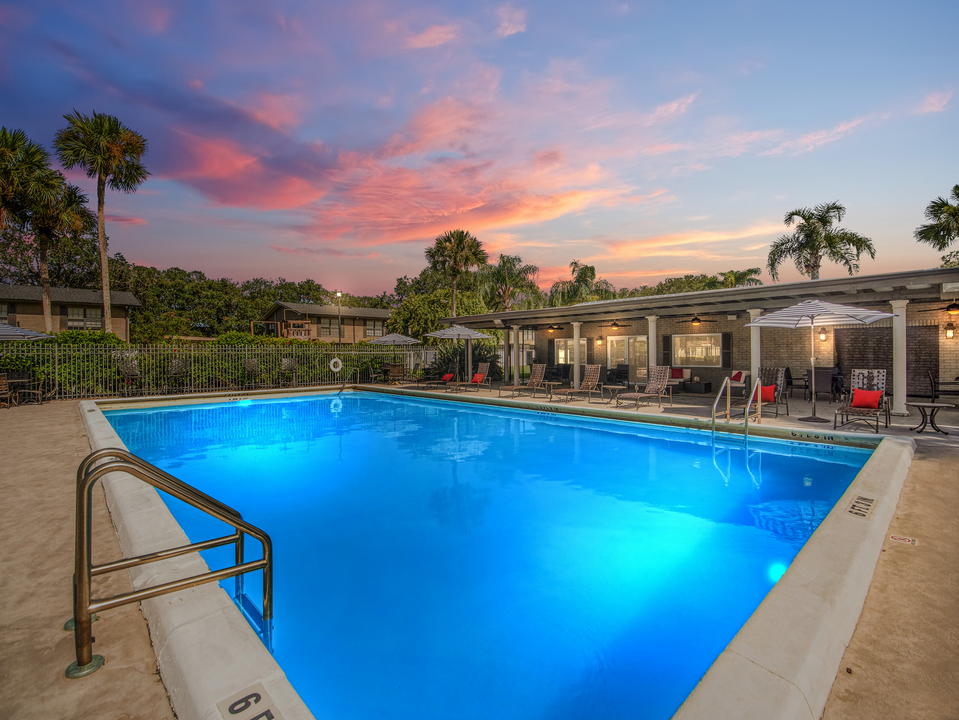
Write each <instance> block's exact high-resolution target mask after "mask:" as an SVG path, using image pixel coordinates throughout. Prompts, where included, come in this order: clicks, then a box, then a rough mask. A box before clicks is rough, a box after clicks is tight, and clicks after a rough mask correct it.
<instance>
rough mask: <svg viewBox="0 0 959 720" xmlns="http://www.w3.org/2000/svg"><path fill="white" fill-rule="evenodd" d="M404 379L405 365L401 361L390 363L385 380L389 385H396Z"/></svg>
mask: <svg viewBox="0 0 959 720" xmlns="http://www.w3.org/2000/svg"><path fill="white" fill-rule="evenodd" d="M405 379H406V366H405V365H404V364H403V363H390V366H389V372H388V373H387V375H386V380H387V382H388V383H389V384H390V385H398V384H399V383H401V382H403V380H405Z"/></svg>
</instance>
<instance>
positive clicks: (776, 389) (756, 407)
mask: <svg viewBox="0 0 959 720" xmlns="http://www.w3.org/2000/svg"><path fill="white" fill-rule="evenodd" d="M764 387H765V388H769V387H771V388H773V390H772V396H771V398H764V396H763V390H762V389H763V388H764ZM757 394H758V395H759V397H753V401H752V403H750V402H749V399H748V398H747V397H745V396H744V397H741V398H737V399H736V400H733V401H732V404H731V407H735V408H743V412H745V411H746V410H745V408H746V406H747V405H749V408H750V413H756V415H757V416H758V415H761V413H760V407H761V408H762V410H763V411H764V412H769V411H768V410H766V408H769V409H770V410H772V411H774V412H775V415H774V417H779V406H780V405H784V406H785V408H786V415H789V402H788V400H787V396H786V368H777V367H761V368H759V389H758V390H757Z"/></svg>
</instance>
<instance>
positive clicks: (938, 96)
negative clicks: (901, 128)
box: [913, 90, 952, 115]
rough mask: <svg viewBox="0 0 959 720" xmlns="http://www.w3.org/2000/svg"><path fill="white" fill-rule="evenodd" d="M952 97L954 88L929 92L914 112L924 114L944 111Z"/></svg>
mask: <svg viewBox="0 0 959 720" xmlns="http://www.w3.org/2000/svg"><path fill="white" fill-rule="evenodd" d="M951 98H952V90H947V91H945V92H934V93H929V94H928V95H926V97H924V98H923V99H922V103H921V104H920V105H919V107H917V108H916V109H915V111H913V114H920V115H924V114H926V113H937V112H942V111H943V110H945V109H946V105H948V104H949V100H950V99H951Z"/></svg>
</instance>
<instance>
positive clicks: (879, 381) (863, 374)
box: [832, 370, 892, 435]
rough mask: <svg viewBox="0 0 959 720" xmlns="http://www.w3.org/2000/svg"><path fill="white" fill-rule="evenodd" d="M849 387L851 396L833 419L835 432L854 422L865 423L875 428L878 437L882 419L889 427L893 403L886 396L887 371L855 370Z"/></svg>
mask: <svg viewBox="0 0 959 720" xmlns="http://www.w3.org/2000/svg"><path fill="white" fill-rule="evenodd" d="M849 387H850V392H849V396H848V397H847V398H844V400H843V403H842V407H840V408H839V409H838V410H836V415H835V417H834V418H833V421H832V427H833V430H836V429H837V428H840V427H845V426H846V425H851V424H852V423H854V422H864V423H866V425H868V426H869V427H875V429H876V434H877V435H878V434H879V419H880V418H883V419H884V420H885V422H886V427H889V420H890V415H891V412H892V403H891V402H890V401H889V397H888V396H887V395H886V371H885V370H853V371H852V374H851V380H850V384H849ZM857 391H858V393H859V397H857ZM877 393H878V394H877ZM840 420H841V422H840Z"/></svg>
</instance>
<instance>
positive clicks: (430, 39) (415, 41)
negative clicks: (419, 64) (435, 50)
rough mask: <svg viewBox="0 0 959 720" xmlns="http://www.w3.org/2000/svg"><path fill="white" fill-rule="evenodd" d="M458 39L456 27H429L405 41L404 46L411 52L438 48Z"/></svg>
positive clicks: (457, 27) (457, 28)
mask: <svg viewBox="0 0 959 720" xmlns="http://www.w3.org/2000/svg"><path fill="white" fill-rule="evenodd" d="M457 37H459V26H457V25H430V26H429V27H428V28H426V30H424V31H423V32H421V33H417V34H416V35H412V36H410V37H408V38H407V39H406V43H405V46H406V47H407V48H409V49H412V50H422V49H424V48H431V47H439V46H440V45H445V44H446V43H450V42H453V41H454V40H456V38H457Z"/></svg>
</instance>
